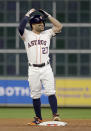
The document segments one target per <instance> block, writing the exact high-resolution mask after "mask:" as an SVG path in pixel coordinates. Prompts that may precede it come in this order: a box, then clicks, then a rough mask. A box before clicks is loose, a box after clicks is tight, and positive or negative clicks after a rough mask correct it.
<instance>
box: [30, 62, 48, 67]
mask: <svg viewBox="0 0 91 131" xmlns="http://www.w3.org/2000/svg"><path fill="white" fill-rule="evenodd" d="M49 63H50V62H49V61H48V62H47V63H42V64H30V63H29V66H34V67H43V66H45V65H48V64H49Z"/></svg>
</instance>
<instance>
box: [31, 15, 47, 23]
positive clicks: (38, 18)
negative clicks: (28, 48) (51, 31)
mask: <svg viewBox="0 0 91 131" xmlns="http://www.w3.org/2000/svg"><path fill="white" fill-rule="evenodd" d="M40 22H43V24H44V25H45V19H44V18H43V16H41V15H34V16H31V17H30V19H29V23H30V25H32V24H37V23H40Z"/></svg>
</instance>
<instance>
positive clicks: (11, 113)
mask: <svg viewBox="0 0 91 131" xmlns="http://www.w3.org/2000/svg"><path fill="white" fill-rule="evenodd" d="M58 113H59V114H60V116H61V118H62V119H91V109H90V108H87V109H85V108H81V109H79V108H58ZM34 116H35V114H34V110H33V108H0V118H33V117H34ZM42 116H43V118H52V113H51V110H50V108H42Z"/></svg>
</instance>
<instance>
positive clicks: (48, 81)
mask: <svg viewBox="0 0 91 131" xmlns="http://www.w3.org/2000/svg"><path fill="white" fill-rule="evenodd" d="M42 84H43V86H44V88H45V94H46V95H48V100H49V104H50V107H51V110H52V114H53V116H57V99H56V96H55V92H56V91H55V83H54V75H53V72H52V69H51V67H50V65H48V66H46V67H45V68H44V70H43V75H42Z"/></svg>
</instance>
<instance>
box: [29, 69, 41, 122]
mask: <svg viewBox="0 0 91 131" xmlns="http://www.w3.org/2000/svg"><path fill="white" fill-rule="evenodd" d="M28 73H29V77H28V81H29V85H30V90H31V97H32V100H33V107H34V111H35V115H36V117H38V118H40V120H42V116H41V101H40V96H41V82H40V77H39V73H38V70H34V69H33V68H29V72H28Z"/></svg>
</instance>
